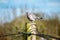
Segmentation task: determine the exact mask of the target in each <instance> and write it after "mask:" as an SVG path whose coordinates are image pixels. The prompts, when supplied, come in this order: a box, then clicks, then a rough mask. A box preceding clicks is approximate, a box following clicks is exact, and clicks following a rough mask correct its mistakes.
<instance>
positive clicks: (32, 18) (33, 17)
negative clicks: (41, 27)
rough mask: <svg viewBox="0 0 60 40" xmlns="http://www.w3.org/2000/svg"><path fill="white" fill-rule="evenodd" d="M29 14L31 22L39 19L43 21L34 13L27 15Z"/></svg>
mask: <svg viewBox="0 0 60 40" xmlns="http://www.w3.org/2000/svg"><path fill="white" fill-rule="evenodd" d="M26 14H27V18H28V20H30V21H36V20H37V19H38V20H40V19H42V17H37V16H36V15H34V14H32V13H28V12H27V13H26Z"/></svg>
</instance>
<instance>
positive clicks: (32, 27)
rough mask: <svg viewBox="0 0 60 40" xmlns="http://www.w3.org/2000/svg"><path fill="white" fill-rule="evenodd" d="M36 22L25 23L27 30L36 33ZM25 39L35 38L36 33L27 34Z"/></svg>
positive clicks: (31, 39) (34, 39)
mask: <svg viewBox="0 0 60 40" xmlns="http://www.w3.org/2000/svg"><path fill="white" fill-rule="evenodd" d="M35 25H36V23H35V22H33V23H32V22H30V23H27V32H30V33H34V34H36V26H35ZM27 40H36V35H27Z"/></svg>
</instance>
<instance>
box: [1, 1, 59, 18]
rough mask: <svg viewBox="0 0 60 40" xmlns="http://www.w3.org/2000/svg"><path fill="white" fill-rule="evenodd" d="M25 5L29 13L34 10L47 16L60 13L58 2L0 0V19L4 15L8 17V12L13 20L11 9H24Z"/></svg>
mask: <svg viewBox="0 0 60 40" xmlns="http://www.w3.org/2000/svg"><path fill="white" fill-rule="evenodd" d="M25 5H26V8H27V9H28V10H29V11H31V9H32V8H34V9H37V10H38V11H41V12H44V13H45V14H48V15H51V14H52V13H53V12H59V13H60V0H0V17H3V15H5V14H6V16H7V15H9V13H7V11H6V10H9V12H10V15H11V18H13V16H12V11H11V8H14V7H15V8H21V7H22V8H24V7H25ZM18 11H19V10H17V15H19V12H18ZM3 12H4V13H3Z"/></svg>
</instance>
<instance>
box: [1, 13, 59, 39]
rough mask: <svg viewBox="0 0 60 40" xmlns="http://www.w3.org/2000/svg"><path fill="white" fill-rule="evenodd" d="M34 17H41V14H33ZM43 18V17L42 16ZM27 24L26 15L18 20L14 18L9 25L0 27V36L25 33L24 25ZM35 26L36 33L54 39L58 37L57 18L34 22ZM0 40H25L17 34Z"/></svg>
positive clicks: (23, 36) (21, 35)
mask: <svg viewBox="0 0 60 40" xmlns="http://www.w3.org/2000/svg"><path fill="white" fill-rule="evenodd" d="M35 15H36V16H41V14H37V13H36V14H35ZM42 17H43V15H42ZM27 22H29V20H28V19H27V17H26V15H22V16H20V17H18V18H15V20H13V21H12V22H10V23H8V22H7V23H5V24H3V25H0V35H1V36H2V35H4V34H11V33H18V32H25V27H26V26H25V23H27ZM36 23H37V24H36V26H37V31H38V33H43V34H48V35H52V36H55V37H60V20H59V19H58V17H57V16H55V18H54V19H53V18H52V19H51V18H49V19H48V20H43V19H42V20H36ZM39 39H40V37H37V40H39ZM0 40H25V35H23V34H19V35H14V36H8V37H0Z"/></svg>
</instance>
